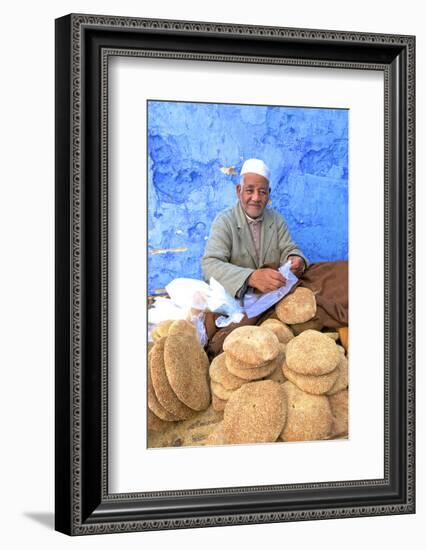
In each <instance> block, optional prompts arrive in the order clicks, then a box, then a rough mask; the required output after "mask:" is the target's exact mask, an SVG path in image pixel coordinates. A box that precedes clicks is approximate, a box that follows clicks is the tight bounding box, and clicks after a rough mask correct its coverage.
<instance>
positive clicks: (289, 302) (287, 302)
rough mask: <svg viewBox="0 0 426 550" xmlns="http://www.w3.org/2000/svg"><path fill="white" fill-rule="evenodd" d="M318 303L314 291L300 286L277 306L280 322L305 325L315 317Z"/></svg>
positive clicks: (276, 311)
mask: <svg viewBox="0 0 426 550" xmlns="http://www.w3.org/2000/svg"><path fill="white" fill-rule="evenodd" d="M316 311H317V303H316V301H315V296H314V293H313V292H312V290H309V288H303V287H300V286H298V287H297V288H296V290H295V291H294V292H292V293H291V294H288V295H287V296H285V297H284V298H283V299H282V300H281V301H279V302H278V303H277V304H276V306H275V313H276V314H277V317H278V319H279V320H280V321H282V322H283V323H286V324H287V325H293V324H296V323H305V322H306V321H309V320H310V319H312V318H313V317H314V316H315V313H316Z"/></svg>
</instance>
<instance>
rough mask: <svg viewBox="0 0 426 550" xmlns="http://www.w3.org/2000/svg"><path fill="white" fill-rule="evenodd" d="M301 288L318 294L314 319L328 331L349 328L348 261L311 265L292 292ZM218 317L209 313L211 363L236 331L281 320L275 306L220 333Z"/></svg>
mask: <svg viewBox="0 0 426 550" xmlns="http://www.w3.org/2000/svg"><path fill="white" fill-rule="evenodd" d="M268 267H270V266H268ZM299 285H300V286H304V287H306V288H309V289H310V290H312V292H313V293H314V294H315V298H316V302H317V312H316V315H315V317H314V319H316V320H318V321H319V322H320V323H321V324H322V325H324V327H328V328H339V327H343V326H348V262H347V261H342V260H339V261H336V262H318V263H316V264H312V265H311V266H309V267H308V269H307V270H306V271H305V273H304V275H303V277H302V278H301V279H300V281H299V282H298V283H297V284H296V285H295V286H294V287H293V290H294V289H295V288H296V287H297V286H299ZM218 317H220V314H218V313H211V312H207V313H206V317H205V326H206V332H207V336H208V339H209V341H208V344H207V347H206V351H207V355H208V356H209V359H210V360H212V359H213V358H214V357H216V355H219V353H222V351H223V348H222V346H223V341H224V340H225V338H226V337H227V336H228V334H230V333H231V332H232V331H233V330H234V329H236V328H238V327H242V326H245V325H261V324H262V323H263V321H266V319H277V318H278V317H277V315H276V313H275V306H273V307H271V308H270V309H268V310H266V311H265V312H264V313H262V315H258V316H257V317H253V318H251V319H247V317H246V316H244V317H243V319H242V320H241V321H240V323H232V324H230V325H229V326H227V327H224V328H221V329H218V328H217V327H216V325H215V323H214V322H215V320H216V319H217V318H218Z"/></svg>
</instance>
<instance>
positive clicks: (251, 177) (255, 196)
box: [237, 173, 269, 218]
mask: <svg viewBox="0 0 426 550" xmlns="http://www.w3.org/2000/svg"><path fill="white" fill-rule="evenodd" d="M237 197H238V198H239V199H240V201H241V205H242V207H243V210H244V212H245V213H246V214H247V215H248V216H250V218H258V217H259V216H261V215H262V214H263V211H264V210H265V206H266V205H267V204H268V200H269V182H268V180H267V179H266V178H264V177H263V176H260V175H259V174H251V173H249V174H244V185H243V186H241V185H240V184H238V185H237Z"/></svg>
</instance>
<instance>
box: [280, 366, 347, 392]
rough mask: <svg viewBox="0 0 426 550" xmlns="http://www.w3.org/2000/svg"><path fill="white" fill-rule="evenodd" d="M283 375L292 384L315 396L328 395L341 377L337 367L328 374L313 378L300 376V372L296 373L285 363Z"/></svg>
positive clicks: (309, 375) (305, 375) (310, 375)
mask: <svg viewBox="0 0 426 550" xmlns="http://www.w3.org/2000/svg"><path fill="white" fill-rule="evenodd" d="M283 373H284V376H286V377H287V378H288V380H290V382H293V384H296V386H297V387H298V388H299V389H301V390H302V391H304V392H306V393H311V394H313V395H322V394H324V393H327V392H328V391H329V389H330V388H331V387H332V386H333V384H334V383H335V382H336V380H337V378H338V376H339V369H338V367H336V368H335V369H334V370H332V371H331V372H329V373H327V374H321V375H320V376H313V375H312V374H299V373H298V372H294V371H292V370H291V369H290V368H289V367H288V366H287V364H286V363H284V365H283Z"/></svg>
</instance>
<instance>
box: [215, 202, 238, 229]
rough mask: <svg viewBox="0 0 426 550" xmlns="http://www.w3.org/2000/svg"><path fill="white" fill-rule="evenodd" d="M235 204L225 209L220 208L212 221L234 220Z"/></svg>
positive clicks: (217, 222) (221, 222)
mask: <svg viewBox="0 0 426 550" xmlns="http://www.w3.org/2000/svg"><path fill="white" fill-rule="evenodd" d="M235 210H236V206H235V205H234V206H229V207H228V208H225V210H222V211H221V212H219V213H218V214H217V215H216V217H215V218H214V221H213V223H214V224H219V225H222V224H232V223H233V222H235V220H236V212H235Z"/></svg>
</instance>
